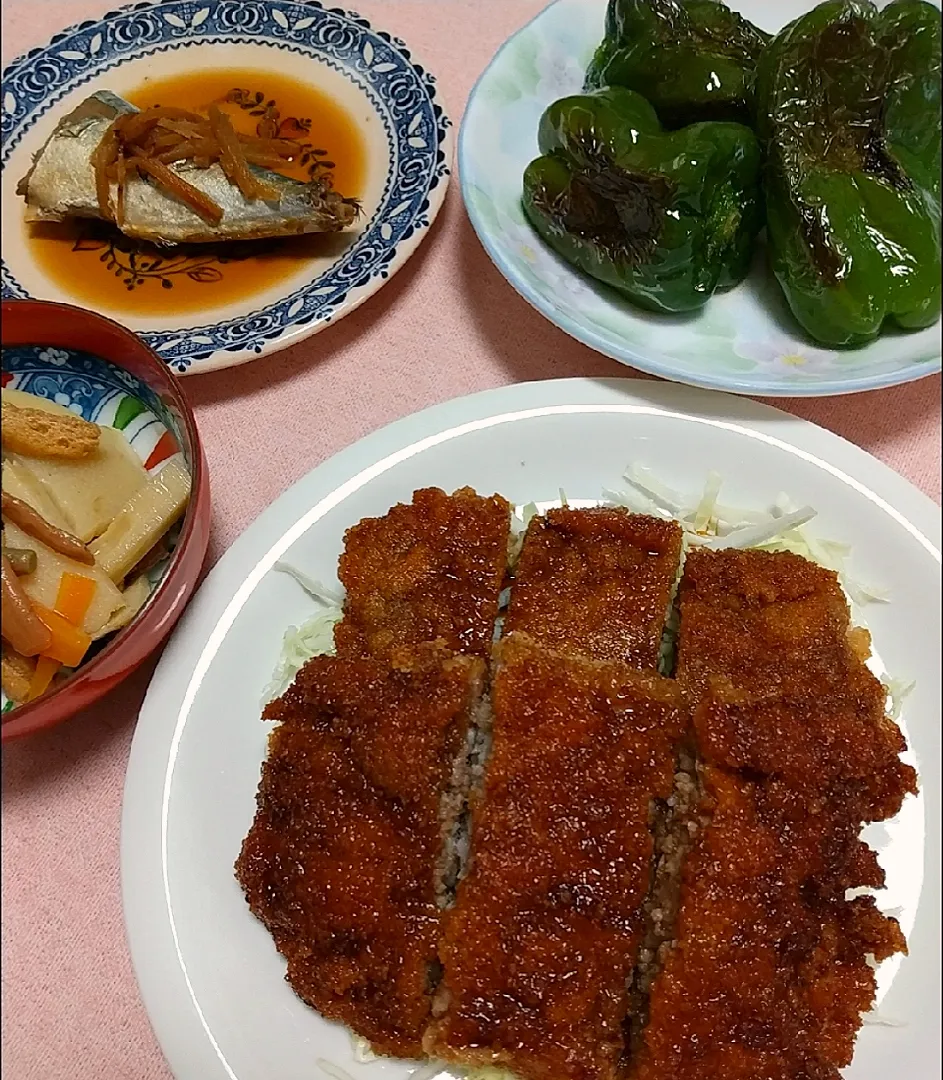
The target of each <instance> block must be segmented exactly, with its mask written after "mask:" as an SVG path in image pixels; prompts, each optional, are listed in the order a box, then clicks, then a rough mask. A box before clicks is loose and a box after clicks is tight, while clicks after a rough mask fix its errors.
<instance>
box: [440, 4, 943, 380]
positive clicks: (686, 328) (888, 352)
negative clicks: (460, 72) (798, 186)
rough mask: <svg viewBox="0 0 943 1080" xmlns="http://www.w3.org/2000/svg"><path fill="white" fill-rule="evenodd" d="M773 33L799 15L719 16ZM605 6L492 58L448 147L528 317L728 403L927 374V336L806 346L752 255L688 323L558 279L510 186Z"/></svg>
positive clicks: (598, 27)
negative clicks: (454, 147)
mask: <svg viewBox="0 0 943 1080" xmlns="http://www.w3.org/2000/svg"><path fill="white" fill-rule="evenodd" d="M731 6H732V7H734V8H736V9H737V10H739V11H740V12H741V13H742V14H743V15H744V16H746V17H747V18H748V19H750V20H751V21H753V22H755V23H756V24H757V25H759V26H762V27H763V28H764V29H766V30H770V31H775V30H778V29H780V28H781V27H782V26H784V25H785V24H786V23H787V22H790V21H791V20H792V19H794V18H795V17H797V16H798V15H799V14H801V13H802V12H803V11H804V10H805V9H806V8H808V6H809V4H808V3H804V2H803V0H782V2H781V3H779V4H776V5H774V6H771V5H769V4H766V3H762V2H761V0H739V2H735V3H733V4H732V5H731ZM605 10H606V0H556V2H555V3H553V4H551V5H550V6H549V7H547V8H545V9H544V10H543V11H542V12H541V13H540V14H539V15H538V16H537V17H536V18H535V19H534V20H533V21H532V22H531V23H529V24H528V25H527V26H525V27H524V28H523V29H522V30H520V31H518V33H517V34H515V35H514V36H513V37H512V38H510V39H509V40H508V41H507V42H505V44H504V45H503V46H502V47H501V49H499V50H498V52H497V54H496V55H495V57H494V59H493V60H492V61H491V64H490V65H489V66H488V68H487V69H486V70H485V72H484V74H483V75H482V76H481V78H480V79H479V80H478V83H477V85H476V86H475V88H474V90H473V91H472V94H471V97H470V99H469V102H468V108H467V109H466V112H465V117H464V119H463V121H462V127H461V132H460V135H459V151H458V153H459V175H460V179H461V187H462V195H463V198H464V200H465V206H466V208H467V210H468V214H469V217H470V218H471V222H472V225H473V226H474V228H475V231H476V232H477V234H478V237H479V239H480V240H481V242H482V244H483V245H484V247H485V250H486V251H487V252H488V254H489V255H490V256H491V258H492V260H493V261H494V263H495V265H496V266H497V267H498V269H499V270H500V271H501V273H502V274H503V275H504V276H505V277H506V278H507V280H508V281H509V282H510V283H511V285H513V286H514V288H515V289H516V290H517V291H518V292H519V293H520V294H521V295H522V296H523V297H524V299H525V300H527V301H529V302H530V303H531V304H533V306H534V307H536V308H537V310H538V311H540V312H541V314H543V315H545V316H546V317H547V318H548V319H549V320H550V321H551V322H552V323H554V324H556V325H557V326H559V327H560V328H561V329H562V330H565V331H566V333H568V334H570V335H571V336H572V337H575V338H576V339H577V340H579V341H582V342H583V343H584V344H586V345H589V346H590V347H591V348H593V349H596V350H597V351H598V352H601V353H604V354H605V355H606V356H611V357H612V358H613V359H615V360H619V361H620V362H621V363H624V364H628V365H629V366H631V367H635V368H638V369H639V370H640V371H647V372H649V373H650V374H653V375H661V376H662V377H664V378H666V379H672V380H675V381H677V382H685V383H690V384H691V385H693V386H703V387H707V388H709V389H716V390H727V391H732V392H734V393H740V394H764V395H769V396H775V397H821V396H826V395H831V394H848V393H854V392H857V391H862V390H876V389H879V388H881V387H887V386H894V385H896V384H897V383H904V382H911V381H912V380H914V379H920V378H923V377H924V376H926V375H931V374H933V373H935V372H938V371H939V370H940V366H941V350H940V327H939V324H937V325H936V326H932V327H930V328H928V329H926V330H921V331H917V332H914V333H905V332H903V331H900V332H888V333H886V334H884V335H882V336H881V337H880V338H878V339H877V340H876V341H874V342H872V343H871V344H869V345H866V346H865V347H864V348H860V349H854V350H836V349H827V348H821V347H818V346H816V345H815V344H814V343H813V342H812V341H811V340H810V339H808V338H806V337H805V336H804V334H803V331H802V330H801V328H800V327H799V325H798V324H797V323H796V322H795V320H794V319H793V317H792V315H791V313H790V312H789V309H788V307H787V306H786V303H785V301H784V299H783V297H782V294H781V292H780V290H779V286H778V284H777V282H776V280H775V278H773V276H772V274H771V273H770V272H769V270H768V269H767V266H766V258H765V253H764V252H763V251H762V249H760V250H758V251H757V255H756V259H755V261H754V265H753V267H752V269H751V272H750V275H749V277H748V278H747V280H746V281H745V282H744V283H743V284H742V285H740V286H738V287H737V288H735V289H732V290H731V291H729V292H727V293H724V294H721V295H717V296H715V297H714V298H713V299H712V300H711V301H710V302H709V303H708V304H707V305H706V307H705V308H703V309H702V310H701V311H700V312H698V313H696V314H693V315H686V316H666V315H658V314H654V313H649V312H646V311H643V310H641V309H639V308H636V307H633V306H632V305H631V304H630V303H629V302H628V301H627V300H624V299H622V298H621V297H620V296H619V295H618V294H617V293H615V292H614V291H612V290H610V289H608V288H607V287H605V286H603V285H600V284H598V283H596V282H594V281H593V280H592V279H591V278H588V277H585V276H584V275H582V274H580V273H579V272H578V271H576V270H574V269H573V268H571V267H570V266H569V265H568V264H567V263H566V262H565V261H564V260H563V259H561V258H560V257H559V256H557V255H556V254H555V253H554V252H553V251H551V250H550V248H548V247H547V246H546V245H545V244H544V243H543V241H542V240H541V239H540V238H539V237H538V236H537V234H536V233H535V232H534V230H533V229H532V228H531V227H530V225H529V224H528V222H527V220H526V218H525V217H524V211H523V208H522V206H521V177H522V174H523V172H524V168H525V167H526V165H527V164H528V162H529V161H531V159H532V158H534V157H536V156H537V153H538V151H537V123H538V120H539V119H540V115H541V113H542V112H543V110H544V109H545V108H546V107H547V106H548V105H549V104H550V103H551V102H552V101H555V100H556V99H557V98H560V97H563V96H565V95H567V94H572V93H576V92H578V91H579V90H580V88H581V86H582V84H583V75H584V72H585V70H586V67H587V64H588V63H589V60H590V57H591V56H592V54H593V51H594V49H595V48H596V46H597V45H598V43H599V42H600V41H601V40H602V35H603V21H604V17H605Z"/></svg>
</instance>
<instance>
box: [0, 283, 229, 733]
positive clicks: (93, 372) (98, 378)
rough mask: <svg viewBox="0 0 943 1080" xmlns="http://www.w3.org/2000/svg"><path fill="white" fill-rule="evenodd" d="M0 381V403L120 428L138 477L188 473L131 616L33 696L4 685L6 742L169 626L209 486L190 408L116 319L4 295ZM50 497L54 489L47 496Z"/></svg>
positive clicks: (80, 696) (85, 693)
mask: <svg viewBox="0 0 943 1080" xmlns="http://www.w3.org/2000/svg"><path fill="white" fill-rule="evenodd" d="M34 342H35V343H34ZM0 382H2V388H3V396H4V402H5V404H6V403H7V402H15V403H16V404H18V405H20V406H23V405H26V406H27V407H29V405H30V402H29V401H28V400H27V399H26V398H23V397H21V396H20V394H28V395H31V396H32V397H34V398H38V399H43V400H44V401H47V402H51V403H53V404H55V405H58V406H60V407H62V408H64V409H67V410H68V411H69V412H71V413H73V414H75V415H76V416H79V417H81V418H82V419H84V420H88V421H90V422H92V423H94V424H97V425H98V426H99V427H100V428H112V429H114V430H115V431H117V432H120V433H121V436H122V443H123V444H127V446H128V447H130V451H131V454H132V455H133V459H136V460H137V461H138V462H140V466H141V468H142V469H143V473H142V482H145V483H146V481H147V479H149V478H152V477H154V476H155V475H157V474H158V473H160V471H161V470H162V469H163V468H165V467H166V466H168V465H169V464H171V463H177V464H179V465H180V466H182V468H183V469H184V470H185V471H186V473H188V474H189V476H190V498H189V503H188V505H187V509H186V512H185V513H184V514H183V516H182V517H181V518H180V519H179V520H178V521H177V522H176V523H175V524H174V525H172V526H171V528H170V530H169V531H168V532H166V533H165V534H164V536H163V538H162V541H161V545H160V549H159V550H155V553H154V558H152V559H151V558H149V559H147V560H145V562H146V563H147V565H144V564H143V563H142V564H141V565H140V566H139V567H138V569H140V571H141V572H140V574H139V575H136V576H138V577H140V578H141V579H142V580H141V582H140V583H139V584H140V586H141V591H142V592H143V593H146V599H145V600H144V601H143V603H142V604H141V606H140V609H139V610H137V613H136V614H135V615H134V618H133V619H132V621H131V622H130V623H128V625H126V626H124V627H122V628H121V629H119V630H118V631H117V632H116V633H112V634H109V635H107V636H104V637H101V638H100V639H98V640H93V642H92V645H91V647H90V648H89V650H88V652H87V653H86V654H85V657H84V658H83V660H82V663H81V664H80V665H79V666H78V667H76V668H75V669H74V670H70V669H68V668H64V669H63V670H62V671H61V672H60V673H59V675H58V676H57V678H56V681H55V682H54V683H53V684H51V686H50V688H49V690H48V691H47V692H46V693H45V694H44V695H43V696H42V697H39V698H38V699H37V700H35V701H30V702H28V703H25V704H15V703H14V702H13V701H11V700H10V699H9V698H8V697H7V695H6V693H2V696H0V713H2V717H3V724H2V729H0V730H2V737H3V740H4V741H6V740H7V739H8V738H11V737H15V736H17V735H23V734H27V733H29V732H30V731H33V730H36V729H37V728H41V727H48V726H51V725H52V724H53V723H57V722H59V721H60V720H62V719H65V718H66V717H67V716H70V715H72V714H73V713H74V712H76V711H78V710H79V709H81V708H83V707H84V706H85V705H88V704H90V703H91V702H92V701H94V700H95V699H96V698H98V697H100V696H101V695H102V694H104V693H105V692H107V690H109V689H111V688H112V687H113V686H114V685H116V684H117V682H120V681H121V679H123V678H124V677H125V675H127V674H129V673H130V672H131V671H132V670H134V668H135V667H137V665H138V664H139V663H140V662H141V661H142V660H143V659H144V658H145V657H146V656H147V655H148V654H149V653H150V652H151V651H152V650H153V649H154V648H156V647H157V646H158V645H159V644H160V642H161V641H162V640H163V638H164V637H165V636H166V634H167V633H169V631H170V629H171V628H172V626H173V623H174V622H175V621H176V619H177V618H178V617H179V615H180V614H181V613H182V611H183V607H184V606H185V604H186V602H187V600H188V599H189V596H190V594H191V593H192V591H193V588H194V587H195V585H196V582H197V579H198V576H199V573H200V570H201V568H202V565H203V560H204V557H205V554H206V549H207V545H208V539H209V487H208V479H207V474H206V464H205V460H204V457H203V452H202V449H201V446H200V443H199V439H198V436H197V433H196V425H195V422H194V420H193V415H192V413H191V411H190V408H189V406H188V405H187V403H186V401H185V399H184V398H183V396H182V394H181V393H180V390H179V386H178V385H177V382H176V380H175V379H174V378H173V376H172V375H170V373H169V372H168V371H167V369H166V368H165V367H164V365H163V364H162V363H161V362H160V360H158V359H157V357H155V356H154V355H153V353H151V352H150V350H148V349H147V348H146V346H144V345H143V344H142V343H141V342H140V341H138V340H137V339H136V338H135V337H134V335H132V334H131V333H130V332H129V331H127V330H125V329H124V328H123V327H120V326H118V325H116V324H114V323H110V322H109V321H108V320H105V319H102V318H100V317H99V316H96V315H93V314H91V313H89V312H84V311H81V310H79V309H76V308H70V307H66V306H64V305H55V304H46V303H42V302H38V301H10V302H7V303H4V305H3V357H2V376H0ZM9 391H14V392H18V393H14V394H10V393H8V392H9ZM5 468H6V466H5ZM39 486H40V487H42V486H43V481H39ZM6 487H7V484H6V480H5V481H4V490H6ZM55 499H56V495H55V493H53V501H54V503H55ZM24 580H25V579H24ZM145 583H146V588H145V587H144V586H145ZM119 585H121V583H120V582H119ZM125 585H126V582H125ZM121 587H124V586H121ZM93 636H94V635H93Z"/></svg>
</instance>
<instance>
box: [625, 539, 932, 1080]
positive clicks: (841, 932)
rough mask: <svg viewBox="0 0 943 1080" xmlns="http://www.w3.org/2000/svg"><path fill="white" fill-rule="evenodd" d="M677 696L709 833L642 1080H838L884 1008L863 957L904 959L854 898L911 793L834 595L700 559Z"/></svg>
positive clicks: (656, 1001)
mask: <svg viewBox="0 0 943 1080" xmlns="http://www.w3.org/2000/svg"><path fill="white" fill-rule="evenodd" d="M679 599H680V634H679V650H678V664H677V672H678V678H679V680H680V681H681V682H682V684H684V685H685V686H686V688H687V690H688V691H689V693H691V694H692V696H693V697H694V699H695V700H696V705H695V708H694V722H693V728H694V733H695V744H696V750H697V757H698V762H699V765H698V779H699V783H700V801H699V805H698V807H697V810H696V811H695V812H694V814H692V823H696V826H697V828H698V830H699V831H698V833H697V836H696V838H695V840H694V841H693V845H692V848H691V851H690V854H689V856H688V858H687V860H686V861H685V863H684V867H683V873H682V885H681V891H680V902H679V913H678V919H677V926H676V929H675V935H674V937H675V943H674V944H673V945H672V944H671V943H668V944H667V945H666V946H665V948H664V949H663V951H662V954H661V956H659V957H658V958H657V964H656V967H660V968H661V970H660V973H657V974H656V975H655V976H654V980H653V982H652V986H651V991H650V996H649V1000H648V1002H647V1008H646V1012H647V1016H646V1018H645V1022H644V1023H643V1024H642V1025H640V1028H641V1033H640V1034H638V1032H637V1033H636V1041H635V1046H634V1047H633V1051H634V1053H633V1058H632V1065H631V1068H630V1078H631V1080H682V1078H683V1080H748V1078H750V1080H753V1078H755V1077H771V1078H777V1080H778V1078H783V1080H806V1078H808V1080H839V1071H838V1070H839V1069H840V1068H842V1067H844V1066H845V1065H847V1064H848V1063H849V1062H850V1061H851V1057H852V1053H853V1050H854V1039H855V1035H856V1033H857V1031H858V1028H859V1027H860V1024H861V1017H860V1014H861V1013H862V1012H863V1011H867V1009H869V1008H870V1007H871V1004H872V1001H873V997H874V990H875V984H874V975H873V971H872V969H871V967H870V966H869V964H868V961H867V957H868V954H869V953H870V954H873V955H874V956H876V957H878V958H879V959H883V958H885V957H887V956H889V955H891V954H892V953H895V952H899V951H903V950H905V949H906V944H905V942H904V939H903V935H902V934H901V931H900V927H899V926H898V924H897V923H896V921H895V920H893V919H889V918H886V917H885V916H883V915H882V914H881V913H880V912H879V911H878V910H877V908H876V906H875V904H874V901H873V899H871V898H866V897H859V898H857V899H854V900H847V899H846V892H847V890H849V889H857V888H861V887H865V886H866V887H871V888H879V887H881V886H882V885H883V883H884V875H883V871H882V870H881V868H880V866H879V865H878V862H877V859H876V856H875V854H874V852H872V851H871V850H870V849H869V848H868V847H867V845H866V844H864V842H863V841H862V840H861V839H860V830H861V826H862V824H863V823H865V822H868V821H876V820H883V819H885V818H887V817H890V816H892V815H893V814H895V813H896V812H897V811H898V810H899V809H900V806H901V803H902V801H903V799H904V797H905V795H906V794H907V793H908V792H912V791H915V790H916V776H915V773H914V770H913V769H912V768H911V767H910V766H909V765H905V764H903V763H902V762H901V761H900V757H899V755H900V754H901V752H902V751H903V750H905V749H906V746H905V743H904V739H903V737H902V735H901V733H900V731H899V729H898V728H897V725H896V724H894V723H893V721H892V720H890V719H889V718H888V717H887V716H886V715H885V701H886V693H885V691H884V689H883V687H882V686H881V684H880V683H879V682H878V680H877V679H876V678H875V677H874V676H873V675H872V674H871V673H870V671H868V669H867V667H866V666H865V664H864V662H863V659H864V653H865V649H863V647H862V645H863V641H864V638H863V636H862V635H861V634H860V633H856V632H854V631H851V630H850V616H849V612H848V607H847V603H846V601H845V598H844V594H843V593H842V591H841V588H840V586H839V584H838V581H837V578H836V576H835V575H834V574H833V573H831V572H830V571H827V570H824V569H822V568H820V567H817V566H814V565H812V564H810V563H807V562H806V561H805V560H803V559H800V558H798V557H797V556H793V555H788V554H770V553H764V552H755V551H745V552H740V551H736V552H735V551H723V552H707V551H694V552H692V553H691V554H690V555H689V556H688V561H687V563H686V566H685V573H684V577H683V578H682V581H681V586H680V589H679Z"/></svg>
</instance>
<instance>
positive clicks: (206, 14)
mask: <svg viewBox="0 0 943 1080" xmlns="http://www.w3.org/2000/svg"><path fill="white" fill-rule="evenodd" d="M196 65H205V66H211V67H214V68H219V69H256V70H268V71H273V72H277V73H278V74H280V75H283V76H289V77H291V78H293V79H295V80H296V81H298V82H303V83H307V84H309V85H313V86H314V87H316V88H317V89H318V90H320V91H322V92H323V93H325V94H327V95H329V96H330V97H331V98H332V99H333V100H334V101H335V102H337V103H338V104H339V105H340V106H341V107H342V108H343V109H345V110H346V111H347V112H348V113H349V114H350V115H351V116H352V117H353V118H355V119H356V122H357V124H358V127H359V129H360V131H361V135H362V138H363V141H364V147H365V154H366V159H367V160H366V168H365V172H366V175H365V180H364V188H363V191H362V192H361V200H362V204H363V214H362V216H361V219H360V224H359V225H358V226H357V228H356V235H355V237H354V239H353V241H352V242H351V243H350V244H349V245H347V246H345V247H343V246H342V245H338V246H336V247H335V248H334V249H333V250H332V251H331V252H330V253H328V254H325V255H323V256H320V257H319V258H318V259H317V260H316V261H314V262H312V261H309V260H304V261H299V270H298V272H297V273H295V274H294V275H293V276H288V277H285V278H283V280H282V281H281V282H280V283H278V284H274V285H269V286H264V285H263V286H262V287H261V288H260V290H259V291H258V293H256V294H254V295H252V297H251V298H250V299H249V300H242V301H239V302H238V303H230V304H228V305H227V304H226V303H225V302H222V304H221V306H217V307H213V306H212V303H213V301H212V300H211V299H209V296H208V303H207V307H206V308H204V309H203V310H200V311H197V312H195V313H192V314H189V315H186V316H181V315H179V314H177V315H169V316H166V315H164V316H156V315H143V314H133V315H132V314H126V313H123V312H122V311H118V310H108V309H106V308H105V306H104V305H102V306H101V307H100V308H98V306H97V305H96V309H97V310H100V312H101V314H103V315H107V316H110V317H112V318H115V319H117V321H119V322H122V323H124V324H125V325H127V326H128V327H129V328H130V329H132V330H134V331H135V332H136V333H138V334H140V335H141V337H143V338H144V340H145V341H147V343H148V344H149V345H150V346H151V347H152V348H153V349H155V350H156V351H157V353H158V354H159V355H160V356H162V357H164V358H165V359H166V361H167V363H168V364H169V365H170V366H171V367H172V368H173V370H174V371H176V372H177V373H178V374H189V373H194V372H203V371H211V370H213V369H215V368H222V367H229V366H231V365H235V364H241V363H244V362H246V361H248V360H253V359H255V358H256V357H258V356H260V355H262V354H264V353H268V352H273V351H275V350H277V349H281V348H284V347H285V346H287V345H290V344H294V343H295V342H297V341H299V340H301V339H302V338H304V337H307V336H309V335H310V334H314V333H316V332H317V331H318V330H321V329H323V328H324V327H325V326H326V325H327V324H328V323H330V322H332V321H336V320H337V319H339V318H341V317H342V316H343V315H346V314H347V313H348V312H349V311H352V310H353V309H354V308H355V307H357V306H358V305H359V304H361V303H362V302H363V301H364V300H366V299H367V297H369V296H370V295H372V294H373V293H374V292H376V291H377V289H379V288H380V287H381V286H382V285H383V284H384V282H385V281H386V280H387V279H388V278H389V277H390V276H391V275H392V274H394V273H395V272H396V271H397V270H398V269H399V268H400V267H401V266H402V265H403V263H404V262H405V261H406V260H407V259H408V258H409V256H410V255H411V254H412V253H413V251H415V249H416V247H417V246H418V244H419V243H420V242H421V240H422V239H423V238H424V237H425V235H426V233H427V232H428V230H429V227H430V225H431V223H432V221H433V219H434V218H435V216H436V214H437V213H438V211H439V208H440V207H441V205H442V202H443V199H444V197H445V191H446V187H447V185H448V179H449V172H450V166H451V161H452V149H453V145H452V144H453V137H452V131H451V125H450V121H449V119H448V117H447V116H446V115H445V113H444V111H443V109H442V107H441V105H440V103H439V100H438V97H437V89H436V83H435V79H434V78H433V76H432V75H430V74H429V73H428V72H427V71H426V70H425V69H424V68H422V67H421V66H419V65H417V64H414V63H413V61H412V59H411V57H410V53H409V50H408V49H407V47H406V45H405V44H404V43H403V42H402V41H400V40H398V39H397V38H394V37H391V36H390V35H389V34H386V33H383V32H382V31H377V30H374V29H372V28H371V27H370V25H369V23H368V22H367V21H366V20H365V19H362V18H360V17H359V16H358V15H355V14H350V13H344V12H343V11H339V10H335V9H328V8H325V7H322V6H321V4H319V3H317V2H315V0H299V2H294V3H292V2H289V0H241V2H239V3H233V2H231V0H149V2H145V3H137V4H134V5H132V6H129V7H125V8H122V9H121V10H119V11H113V12H110V13H109V14H107V15H105V16H104V17H103V18H101V19H98V20H95V21H92V22H84V23H81V24H79V25H77V26H73V27H71V28H70V29H68V30H65V31H64V32H63V33H60V34H57V35H56V36H55V37H53V38H52V40H51V41H50V42H49V43H48V44H47V45H45V46H43V47H42V48H39V49H34V50H32V51H31V52H29V53H27V54H26V55H25V56H22V57H20V58H19V59H17V60H15V61H14V62H13V63H12V64H10V65H9V67H8V68H6V70H5V71H4V72H3V93H2V153H0V161H2V166H3V176H2V198H0V206H2V211H3V236H4V244H3V260H2V296H3V298H4V299H6V298H15V297H35V298H40V299H48V300H59V301H63V302H67V303H68V302H71V303H75V302H76V299H75V298H74V297H72V296H70V295H66V293H65V292H64V291H63V289H62V287H61V286H59V285H58V284H57V283H55V282H53V281H51V280H50V278H49V276H48V274H45V273H44V272H43V270H42V266H41V264H40V262H39V261H38V260H37V259H36V258H35V257H34V254H33V251H32V246H31V244H30V242H29V238H28V235H27V233H26V228H27V227H26V225H25V224H24V223H23V205H24V204H23V201H22V199H21V198H19V197H18V196H17V195H16V184H17V182H18V180H19V179H20V178H21V177H22V176H23V175H24V174H25V173H26V171H27V170H28V168H29V166H30V161H31V157H32V155H33V154H34V153H35V152H36V151H37V150H38V149H39V148H40V147H41V146H42V144H43V143H44V142H45V140H46V139H47V138H48V136H49V135H50V133H51V132H52V130H53V128H54V127H55V125H56V123H57V122H58V120H59V119H61V117H62V116H64V115H65V114H66V113H68V112H69V111H70V110H71V109H72V108H74V107H75V106H76V105H77V104H78V103H79V102H80V101H82V100H83V99H84V98H86V97H87V96H88V95H89V94H91V93H94V92H95V91H96V90H101V89H109V90H112V91H114V92H116V93H118V94H121V93H122V92H127V91H128V90H133V89H134V88H136V87H139V86H140V85H141V83H142V82H143V80H144V79H145V78H149V79H162V78H165V77H171V76H174V75H178V74H181V73H183V72H187V71H190V70H192V69H193V67H194V66H196ZM338 247H342V250H340V251H338ZM79 302H80V303H81V301H79ZM85 306H89V305H85Z"/></svg>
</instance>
